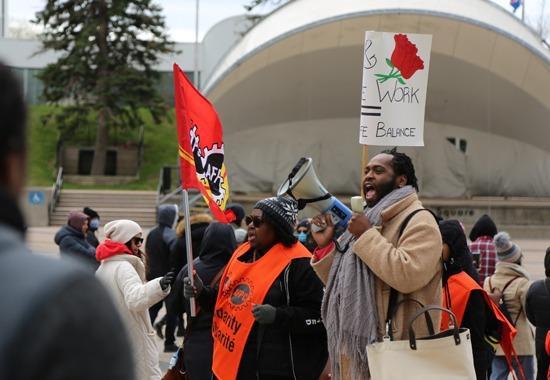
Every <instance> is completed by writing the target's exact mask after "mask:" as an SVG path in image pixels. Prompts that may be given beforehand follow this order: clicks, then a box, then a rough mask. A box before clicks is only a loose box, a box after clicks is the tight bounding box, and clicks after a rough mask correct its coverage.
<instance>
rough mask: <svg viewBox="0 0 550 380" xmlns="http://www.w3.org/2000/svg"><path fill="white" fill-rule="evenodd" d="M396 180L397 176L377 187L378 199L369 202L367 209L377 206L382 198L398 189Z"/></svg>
mask: <svg viewBox="0 0 550 380" xmlns="http://www.w3.org/2000/svg"><path fill="white" fill-rule="evenodd" d="M396 178H397V177H396V176H393V177H391V178H390V179H389V180H388V181H387V182H384V183H380V184H378V185H376V188H375V190H376V198H375V199H374V200H373V201H371V202H367V207H373V206H375V205H376V204H377V203H378V202H380V200H381V199H382V198H384V197H385V196H386V195H388V194H389V193H391V192H392V191H394V190H395V189H397V187H398V186H397V184H396Z"/></svg>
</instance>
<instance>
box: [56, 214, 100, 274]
mask: <svg viewBox="0 0 550 380" xmlns="http://www.w3.org/2000/svg"><path fill="white" fill-rule="evenodd" d="M54 241H55V244H57V245H58V246H59V251H60V252H61V254H62V255H70V256H71V257H73V258H75V259H77V260H80V261H82V262H84V263H86V264H87V265H88V266H90V267H91V268H92V269H93V270H96V269H97V268H98V267H99V262H98V261H97V260H96V258H95V248H94V247H93V246H92V245H91V244H90V243H88V241H87V240H86V237H85V236H84V234H83V233H82V232H80V231H78V230H76V229H74V228H73V227H71V226H69V225H64V226H62V227H61V228H60V229H59V231H57V233H56V234H55V237H54Z"/></svg>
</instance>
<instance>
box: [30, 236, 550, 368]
mask: <svg viewBox="0 0 550 380" xmlns="http://www.w3.org/2000/svg"><path fill="white" fill-rule="evenodd" d="M58 229H59V227H33V228H29V230H28V232H27V241H28V244H29V246H30V247H31V249H33V250H34V251H35V252H38V253H40V254H44V255H47V256H51V257H58V256H59V249H58V247H57V245H55V243H54V241H53V237H54V235H55V233H56V232H57V230H58ZM148 232H149V231H148V230H144V235H145V236H147V233H148ZM99 235H100V239H102V238H103V235H102V232H101V231H100V234H99ZM514 241H515V242H516V243H517V244H518V245H519V246H520V247H521V248H522V250H523V254H524V257H525V260H524V263H523V265H524V266H525V268H526V269H527V270H528V271H529V273H530V274H531V276H532V278H533V279H534V280H536V279H540V278H543V277H544V255H545V252H546V248H547V247H548V246H550V237H549V238H548V239H544V240H543V239H517V240H514ZM163 313H164V308H163V310H162V311H161V314H160V315H159V318H161V317H162V314H163ZM157 343H158V347H159V352H160V365H161V369H162V370H163V372H164V371H165V369H166V368H167V366H168V363H169V361H170V358H171V356H172V354H171V353H164V352H163V349H164V345H163V341H162V340H161V339H158V338H157ZM181 343H182V338H177V341H176V344H178V345H181Z"/></svg>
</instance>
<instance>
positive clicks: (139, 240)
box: [132, 237, 143, 245]
mask: <svg viewBox="0 0 550 380" xmlns="http://www.w3.org/2000/svg"><path fill="white" fill-rule="evenodd" d="M132 240H133V242H134V244H135V245H141V244H143V238H139V237H135V238H133V239H132Z"/></svg>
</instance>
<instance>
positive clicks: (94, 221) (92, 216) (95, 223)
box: [83, 207, 99, 248]
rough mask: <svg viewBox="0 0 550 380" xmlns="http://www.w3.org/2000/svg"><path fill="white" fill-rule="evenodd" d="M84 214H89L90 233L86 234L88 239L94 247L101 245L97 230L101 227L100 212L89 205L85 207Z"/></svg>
mask: <svg viewBox="0 0 550 380" xmlns="http://www.w3.org/2000/svg"><path fill="white" fill-rule="evenodd" d="M83 212H84V214H86V215H88V233H87V234H86V240H87V241H88V243H90V245H91V246H92V247H94V248H97V246H98V245H99V240H97V236H96V231H97V229H98V228H99V214H98V213H97V212H96V211H94V210H92V209H91V208H89V207H84V210H83Z"/></svg>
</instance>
